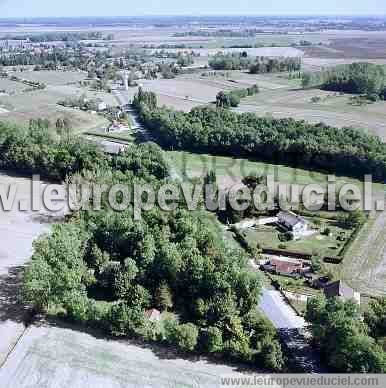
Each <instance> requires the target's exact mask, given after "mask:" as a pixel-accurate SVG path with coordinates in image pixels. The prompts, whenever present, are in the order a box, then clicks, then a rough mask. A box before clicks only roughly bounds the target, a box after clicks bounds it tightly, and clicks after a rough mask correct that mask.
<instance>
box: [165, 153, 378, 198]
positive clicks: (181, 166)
mask: <svg viewBox="0 0 386 388" xmlns="http://www.w3.org/2000/svg"><path fill="white" fill-rule="evenodd" d="M166 157H167V159H168V161H169V163H170V165H171V166H173V168H174V169H175V170H176V172H177V173H178V174H179V176H180V177H182V178H184V179H194V178H204V177H205V176H206V174H207V172H208V171H215V173H216V175H217V180H218V183H219V185H220V186H229V185H232V184H236V183H239V182H240V181H241V179H242V178H243V177H246V176H248V175H260V176H261V175H272V176H273V177H274V178H275V182H280V183H288V184H297V185H307V184H311V183H315V184H319V185H321V186H322V187H325V186H326V185H327V174H323V173H320V172H315V171H311V170H304V169H299V168H292V167H288V166H284V165H280V164H271V163H264V162H258V161H253V160H249V159H239V158H232V157H226V156H213V155H207V154H193V153H190V152H184V151H166ZM346 183H354V184H357V185H358V187H360V188H361V187H362V183H361V182H360V181H358V180H356V179H353V178H348V177H337V186H338V187H339V186H341V185H343V184H346ZM373 189H374V190H375V191H380V192H381V191H384V185H382V184H377V183H376V184H374V185H373Z"/></svg>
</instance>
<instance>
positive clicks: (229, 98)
mask: <svg viewBox="0 0 386 388" xmlns="http://www.w3.org/2000/svg"><path fill="white" fill-rule="evenodd" d="M257 93H259V87H258V86H257V85H253V86H251V87H249V88H244V89H242V88H241V89H235V90H231V91H228V92H224V91H221V92H218V94H217V96H216V106H217V107H218V108H231V107H232V108H236V107H238V106H239V104H240V102H241V99H242V98H245V97H248V96H253V95H255V94H257Z"/></svg>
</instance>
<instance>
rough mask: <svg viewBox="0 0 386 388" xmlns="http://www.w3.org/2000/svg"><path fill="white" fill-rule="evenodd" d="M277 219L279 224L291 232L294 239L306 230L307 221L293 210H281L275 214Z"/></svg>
mask: <svg viewBox="0 0 386 388" xmlns="http://www.w3.org/2000/svg"><path fill="white" fill-rule="evenodd" d="M277 219H278V223H279V224H280V226H281V227H283V228H284V229H286V230H287V231H288V232H291V233H292V234H293V236H294V238H295V239H296V238H300V237H301V236H302V235H303V234H304V233H306V232H307V231H308V227H309V225H308V223H307V221H306V220H305V219H304V218H302V217H300V216H298V215H297V214H295V213H293V212H290V211H288V212H287V211H282V212H280V213H279V214H278V215H277Z"/></svg>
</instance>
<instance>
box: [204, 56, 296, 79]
mask: <svg viewBox="0 0 386 388" xmlns="http://www.w3.org/2000/svg"><path fill="white" fill-rule="evenodd" d="M209 66H210V67H211V68H212V69H214V70H249V72H250V73H251V74H261V73H278V72H286V71H289V72H292V71H299V70H300V69H301V66H302V61H301V58H300V57H295V58H291V57H288V58H285V57H278V58H270V57H256V58H251V57H249V56H248V53H247V52H246V51H244V52H240V53H228V54H226V53H225V54H224V53H222V52H219V53H217V54H216V55H214V56H213V57H211V58H210V59H209Z"/></svg>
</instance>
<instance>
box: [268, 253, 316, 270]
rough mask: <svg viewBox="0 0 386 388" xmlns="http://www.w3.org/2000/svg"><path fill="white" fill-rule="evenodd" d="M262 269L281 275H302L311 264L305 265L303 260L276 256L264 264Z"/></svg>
mask: <svg viewBox="0 0 386 388" xmlns="http://www.w3.org/2000/svg"><path fill="white" fill-rule="evenodd" d="M262 269H263V270H264V271H267V272H271V273H276V274H279V275H301V274H303V273H304V272H307V271H308V270H309V266H305V265H304V262H303V261H302V260H297V259H291V258H289V257H276V256H275V257H272V258H271V259H270V260H269V261H268V262H266V264H263V265H262Z"/></svg>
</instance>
